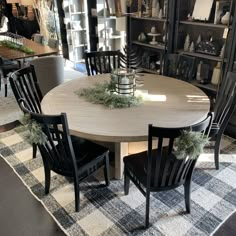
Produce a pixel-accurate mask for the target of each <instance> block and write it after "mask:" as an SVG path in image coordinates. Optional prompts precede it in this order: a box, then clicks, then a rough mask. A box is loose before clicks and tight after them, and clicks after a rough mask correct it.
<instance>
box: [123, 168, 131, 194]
mask: <svg viewBox="0 0 236 236" xmlns="http://www.w3.org/2000/svg"><path fill="white" fill-rule="evenodd" d="M129 183H130V179H129V176H128V175H127V170H126V168H124V192H125V195H128V194H129Z"/></svg>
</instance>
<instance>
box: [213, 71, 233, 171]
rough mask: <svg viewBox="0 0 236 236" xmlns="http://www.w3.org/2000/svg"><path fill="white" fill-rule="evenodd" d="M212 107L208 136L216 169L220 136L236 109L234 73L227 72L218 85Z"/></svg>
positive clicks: (217, 166)
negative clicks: (212, 117) (211, 119)
mask: <svg viewBox="0 0 236 236" xmlns="http://www.w3.org/2000/svg"><path fill="white" fill-rule="evenodd" d="M213 107H214V108H213V111H214V114H215V116H214V121H213V124H212V128H211V132H210V137H211V141H213V142H215V143H214V145H213V147H214V159H215V166H216V169H217V170H218V169H219V155H220V143H221V138H222V135H223V133H224V131H225V128H226V127H227V125H228V123H229V120H230V118H231V116H232V115H233V113H234V111H235V110H236V73H233V72H228V73H227V75H226V77H225V78H224V79H223V81H222V83H221V85H220V87H219V92H218V94H217V97H216V102H215V104H214V105H213Z"/></svg>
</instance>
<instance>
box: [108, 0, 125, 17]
mask: <svg viewBox="0 0 236 236" xmlns="http://www.w3.org/2000/svg"><path fill="white" fill-rule="evenodd" d="M106 2H107V4H108V0H106ZM114 2H115V11H116V16H117V17H120V16H122V7H121V0H115V1H114Z"/></svg>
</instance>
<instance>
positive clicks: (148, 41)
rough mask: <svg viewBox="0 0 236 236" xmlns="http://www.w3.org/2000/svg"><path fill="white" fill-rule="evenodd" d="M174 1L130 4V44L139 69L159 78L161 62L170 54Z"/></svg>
mask: <svg viewBox="0 0 236 236" xmlns="http://www.w3.org/2000/svg"><path fill="white" fill-rule="evenodd" d="M174 9H175V1H166V0H160V1H159V0H153V1H138V0H136V1H133V2H132V4H131V7H130V12H131V14H130V15H131V16H130V32H129V33H130V40H131V42H130V44H131V47H132V48H135V49H136V51H138V52H139V55H140V57H141V63H140V66H139V67H140V69H142V70H143V71H147V72H152V73H158V74H162V73H163V71H164V61H165V60H164V59H165V55H166V54H167V53H171V52H172V51H173V30H174V27H173V22H174V19H173V17H174Z"/></svg>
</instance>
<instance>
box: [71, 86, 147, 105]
mask: <svg viewBox="0 0 236 236" xmlns="http://www.w3.org/2000/svg"><path fill="white" fill-rule="evenodd" d="M112 91H114V84H112V83H108V82H104V83H102V84H101V83H99V84H95V86H94V87H92V88H83V89H79V90H77V91H75V93H76V94H77V95H79V96H82V97H84V98H85V99H86V100H87V101H89V102H91V103H95V104H103V105H105V106H107V107H109V108H112V109H113V108H127V107H134V106H138V105H140V104H141V103H142V102H143V99H142V97H140V96H138V97H135V96H124V95H120V94H115V93H113V92H112Z"/></svg>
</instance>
